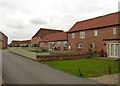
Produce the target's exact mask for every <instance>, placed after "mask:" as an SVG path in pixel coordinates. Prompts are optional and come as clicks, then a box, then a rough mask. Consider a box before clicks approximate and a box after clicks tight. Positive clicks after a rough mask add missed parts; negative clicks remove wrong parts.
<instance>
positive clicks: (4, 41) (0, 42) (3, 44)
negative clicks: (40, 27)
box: [0, 31, 8, 48]
mask: <svg viewBox="0 0 120 86" xmlns="http://www.w3.org/2000/svg"><path fill="white" fill-rule="evenodd" d="M7 47H8V37H7V36H6V35H5V34H4V33H2V32H1V31H0V48H7Z"/></svg>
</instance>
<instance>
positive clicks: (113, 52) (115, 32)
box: [67, 12, 120, 57]
mask: <svg viewBox="0 0 120 86" xmlns="http://www.w3.org/2000/svg"><path fill="white" fill-rule="evenodd" d="M118 15H120V13H119V12H116V13H112V14H108V15H104V16H100V17H96V18H92V19H88V20H84V21H80V22H77V23H76V24H75V25H74V26H73V27H72V28H71V29H70V30H69V31H68V32H67V35H68V47H69V50H70V51H78V52H88V51H89V50H92V51H93V52H95V53H97V52H100V51H103V52H104V53H105V54H106V55H107V56H108V57H118V56H119V50H120V47H119V46H120V23H119V22H118V17H119V16H118ZM119 19H120V18H119Z"/></svg>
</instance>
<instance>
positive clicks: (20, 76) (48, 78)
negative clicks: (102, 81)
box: [2, 50, 98, 84]
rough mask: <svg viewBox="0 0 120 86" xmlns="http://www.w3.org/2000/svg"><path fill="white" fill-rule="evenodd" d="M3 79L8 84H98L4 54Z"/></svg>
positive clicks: (13, 55)
mask: <svg viewBox="0 0 120 86" xmlns="http://www.w3.org/2000/svg"><path fill="white" fill-rule="evenodd" d="M2 57H3V68H2V69H3V74H2V75H3V79H4V81H5V82H6V84H98V83H97V82H95V81H92V80H89V79H87V78H79V77H76V76H73V75H70V74H67V73H64V72H62V71H59V70H56V69H53V68H51V67H49V66H47V65H44V64H41V63H38V62H35V61H33V60H30V59H27V58H24V57H22V56H18V55H15V54H12V53H10V52H9V51H8V50H4V51H3V52H2Z"/></svg>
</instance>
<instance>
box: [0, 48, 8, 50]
mask: <svg viewBox="0 0 120 86" xmlns="http://www.w3.org/2000/svg"><path fill="white" fill-rule="evenodd" d="M7 49H8V48H0V50H7Z"/></svg>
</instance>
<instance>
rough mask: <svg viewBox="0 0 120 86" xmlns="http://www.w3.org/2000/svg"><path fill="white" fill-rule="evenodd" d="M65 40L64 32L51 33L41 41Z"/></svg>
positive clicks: (65, 34)
mask: <svg viewBox="0 0 120 86" xmlns="http://www.w3.org/2000/svg"><path fill="white" fill-rule="evenodd" d="M64 40H67V33H66V32H59V33H53V34H49V35H47V36H45V37H44V38H43V39H42V40H41V42H48V41H49V42H52V41H64Z"/></svg>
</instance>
